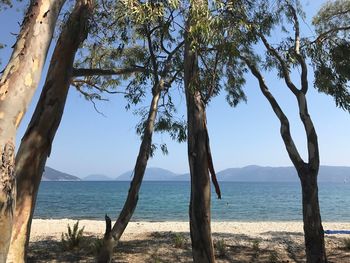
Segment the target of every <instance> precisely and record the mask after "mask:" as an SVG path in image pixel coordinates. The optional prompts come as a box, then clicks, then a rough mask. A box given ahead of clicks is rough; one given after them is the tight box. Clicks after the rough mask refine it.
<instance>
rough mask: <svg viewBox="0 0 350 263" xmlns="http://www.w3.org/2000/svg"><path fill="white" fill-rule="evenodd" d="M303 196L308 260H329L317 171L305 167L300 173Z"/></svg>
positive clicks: (317, 262) (314, 262)
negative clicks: (319, 199)
mask: <svg viewBox="0 0 350 263" xmlns="http://www.w3.org/2000/svg"><path fill="white" fill-rule="evenodd" d="M299 176H300V180H301V188H302V198H303V201H302V202H303V221H304V239H305V251H306V262H308V263H325V262H327V257H326V250H325V243H324V232H323V227H322V223H321V213H320V206H319V202H318V187H317V172H316V173H315V172H312V171H310V169H305V170H304V171H301V172H300V173H299Z"/></svg>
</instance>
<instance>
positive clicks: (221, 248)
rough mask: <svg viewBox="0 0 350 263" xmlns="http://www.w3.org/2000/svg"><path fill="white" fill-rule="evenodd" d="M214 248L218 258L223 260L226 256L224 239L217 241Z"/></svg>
mask: <svg viewBox="0 0 350 263" xmlns="http://www.w3.org/2000/svg"><path fill="white" fill-rule="evenodd" d="M214 247H215V249H216V252H217V254H218V257H219V258H224V257H226V256H227V246H226V243H225V240H224V239H220V240H217V241H216V242H215V244H214Z"/></svg>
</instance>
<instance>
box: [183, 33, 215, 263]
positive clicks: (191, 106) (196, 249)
mask: <svg viewBox="0 0 350 263" xmlns="http://www.w3.org/2000/svg"><path fill="white" fill-rule="evenodd" d="M185 39H186V40H185V57H184V83H185V93H186V103H187V125H188V136H187V137H188V160H189V166H190V174H191V200H190V207H189V216H190V231H191V241H192V256H193V262H195V263H207V262H215V257H214V248H213V242H212V238H211V226H210V220H211V215H210V198H211V196H210V177H209V170H208V169H209V165H208V163H209V160H208V156H209V153H208V150H209V149H208V147H207V146H208V144H207V142H208V140H209V138H208V133H207V128H206V116H205V105H204V103H203V101H202V97H201V94H200V92H199V90H200V87H199V69H198V56H197V54H196V53H195V51H193V50H191V40H190V39H189V38H188V37H187V36H186V37H185Z"/></svg>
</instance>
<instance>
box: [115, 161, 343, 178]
mask: <svg viewBox="0 0 350 263" xmlns="http://www.w3.org/2000/svg"><path fill="white" fill-rule="evenodd" d="M131 175H132V171H128V172H126V173H123V174H122V175H120V176H118V177H117V178H116V180H118V181H130V180H131V179H132V176H131ZM217 178H218V180H219V181H232V182H271V181H273V182H299V178H298V176H297V172H296V170H295V168H294V167H292V166H287V167H269V166H257V165H249V166H245V167H242V168H228V169H225V170H222V171H220V172H218V173H217ZM144 180H145V181H189V180H190V175H189V174H175V173H173V172H171V171H169V170H166V169H161V168H148V169H146V174H145V177H144ZM318 180H319V182H344V181H350V167H347V166H321V167H320V172H319V177H318Z"/></svg>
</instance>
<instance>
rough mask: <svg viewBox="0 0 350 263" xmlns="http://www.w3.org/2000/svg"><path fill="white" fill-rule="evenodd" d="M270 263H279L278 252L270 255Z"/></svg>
mask: <svg viewBox="0 0 350 263" xmlns="http://www.w3.org/2000/svg"><path fill="white" fill-rule="evenodd" d="M268 262H269V263H278V262H279V257H278V254H277V252H276V251H271V252H270V255H269V261H268Z"/></svg>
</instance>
